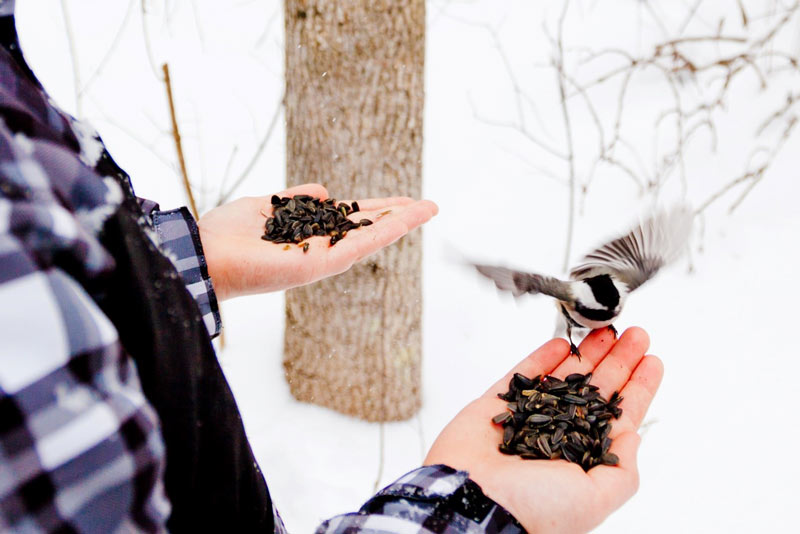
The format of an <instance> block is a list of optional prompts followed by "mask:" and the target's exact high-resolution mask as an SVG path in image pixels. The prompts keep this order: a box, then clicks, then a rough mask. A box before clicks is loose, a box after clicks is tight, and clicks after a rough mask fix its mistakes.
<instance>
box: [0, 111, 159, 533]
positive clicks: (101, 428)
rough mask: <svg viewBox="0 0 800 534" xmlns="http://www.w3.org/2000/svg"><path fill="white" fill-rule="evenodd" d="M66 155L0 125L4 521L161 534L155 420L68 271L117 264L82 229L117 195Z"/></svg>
mask: <svg viewBox="0 0 800 534" xmlns="http://www.w3.org/2000/svg"><path fill="white" fill-rule="evenodd" d="M74 160H75V157H74V154H72V153H70V152H69V151H68V150H64V149H63V148H62V147H59V146H56V145H54V144H52V143H49V142H41V141H38V140H33V139H29V138H26V137H25V136H24V135H21V134H17V135H14V134H12V133H11V132H9V131H8V130H7V129H6V128H5V126H4V125H3V124H2V122H0V302H2V303H3V305H2V306H0V339H2V346H0V532H31V533H44V532H153V533H161V532H165V528H164V524H165V521H166V519H167V517H168V516H169V511H170V506H169V502H168V501H167V498H166V496H165V494H164V487H163V482H162V477H163V470H164V445H163V441H162V439H161V434H160V431H159V428H158V418H157V416H156V414H155V412H154V411H153V409H152V408H151V407H150V406H149V404H148V403H147V401H146V399H145V398H144V395H143V394H142V390H141V387H140V385H139V380H138V375H137V372H136V369H135V366H134V364H133V363H132V361H131V360H130V358H129V357H128V356H127V355H126V354H125V353H124V351H123V350H122V348H121V346H120V344H119V340H118V335H117V331H116V329H115V328H114V326H113V325H112V323H111V322H110V321H109V319H108V318H107V317H106V316H105V315H104V314H103V312H102V311H101V310H100V308H99V307H98V306H97V304H95V303H94V301H93V300H92V299H91V297H90V296H89V295H88V294H87V292H86V291H85V290H84V288H83V286H81V285H80V284H79V283H78V282H76V280H75V278H74V275H76V274H77V275H79V276H81V277H86V278H91V277H93V276H97V275H99V274H102V273H103V272H105V271H106V270H108V269H110V268H112V266H113V262H112V260H111V258H110V257H109V256H108V255H107V253H106V252H105V250H104V249H103V247H102V245H101V244H100V243H99V241H98V240H97V239H96V236H95V235H93V233H92V232H90V231H88V229H89V228H93V227H95V226H96V225H101V224H102V221H103V219H104V217H106V216H107V215H108V214H110V213H112V212H113V211H114V210H115V209H116V203H118V202H119V199H120V198H121V195H120V193H119V191H118V189H115V187H114V184H111V183H104V182H103V181H101V180H98V179H97V177H96V176H94V175H93V174H92V173H91V172H89V171H88V170H87V168H86V167H84V166H81V165H77V164H74ZM54 169H57V170H58V172H59V174H58V176H59V180H58V183H57V186H56V187H55V189H57V192H55V191H54V190H53V189H51V187H50V186H51V183H50V182H49V180H48V178H47V177H48V176H51V175H52V172H53V171H54ZM59 199H69V201H66V202H67V203H68V204H69V205H70V206H71V207H72V208H73V209H74V210H75V211H74V212H71V211H68V210H67V209H66V208H64V207H63V206H62V202H61V201H60V200H59ZM59 258H60V260H61V261H63V262H64V264H65V265H69V266H71V267H70V268H71V269H73V271H71V272H70V273H69V274H68V273H67V272H65V271H64V270H62V269H61V268H59V267H57V266H56V265H57V263H56V259H59ZM59 265H61V264H59Z"/></svg>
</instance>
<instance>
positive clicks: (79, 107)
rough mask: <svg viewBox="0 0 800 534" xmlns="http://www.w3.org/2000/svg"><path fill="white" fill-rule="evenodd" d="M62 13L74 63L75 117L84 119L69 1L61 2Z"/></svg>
mask: <svg viewBox="0 0 800 534" xmlns="http://www.w3.org/2000/svg"><path fill="white" fill-rule="evenodd" d="M61 12H62V13H63V14H64V31H65V32H66V34H67V43H68V44H69V55H70V60H71V61H72V83H73V85H74V87H75V115H77V116H78V118H81V117H83V94H82V93H81V69H80V66H79V64H78V51H77V49H76V46H75V35H74V34H73V32H72V20H71V18H70V15H69V9H67V0H61Z"/></svg>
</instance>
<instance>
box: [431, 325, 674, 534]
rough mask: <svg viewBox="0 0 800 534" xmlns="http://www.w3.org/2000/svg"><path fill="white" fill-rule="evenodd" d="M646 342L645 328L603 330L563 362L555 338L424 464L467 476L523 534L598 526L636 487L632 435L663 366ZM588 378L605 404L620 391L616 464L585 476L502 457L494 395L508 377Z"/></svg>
mask: <svg viewBox="0 0 800 534" xmlns="http://www.w3.org/2000/svg"><path fill="white" fill-rule="evenodd" d="M649 344H650V341H649V338H648V336H647V334H646V333H645V331H644V330H642V329H640V328H631V329H629V330H627V331H626V332H625V333H624V334H622V336H621V337H620V339H619V340H616V341H615V340H614V336H613V334H612V333H611V332H610V331H609V330H607V329H601V330H596V331H594V332H592V333H591V334H589V336H588V337H587V338H586V339H585V340H584V341H583V343H581V346H580V351H581V355H582V357H583V358H582V360H578V358H575V357H572V356H570V353H569V344H568V343H567V342H566V341H565V340H563V339H554V340H552V341H550V342H548V343H546V344H545V345H543V346H542V347H540V348H539V349H538V350H536V352H534V353H533V354H531V355H530V356H528V357H527V358H526V359H525V360H523V361H522V362H521V363H520V364H519V365H517V367H515V368H514V369H513V370H512V371H510V372H509V373H508V374H507V375H506V376H505V377H503V378H502V379H501V380H500V381H499V382H497V383H496V384H495V385H494V386H492V387H491V388H490V389H489V391H487V392H486V393H484V394H483V396H481V397H480V398H478V399H477V400H475V401H473V402H472V403H470V404H469V405H468V406H467V407H466V408H464V410H462V411H461V413H459V414H458V415H457V416H456V417H455V419H453V421H451V422H450V424H449V425H448V426H447V427H445V429H444V430H443V431H442V433H441V434H440V435H439V437H438V438H437V440H436V442H435V443H434V444H433V447H432V448H431V450H430V452H429V453H428V456H427V458H426V459H425V464H427V465H433V464H446V465H449V466H450V467H453V468H455V469H459V470H464V471H468V472H469V475H470V478H471V479H472V480H474V481H475V482H476V483H477V484H478V485H479V486H481V488H482V489H483V491H484V493H486V495H488V496H489V497H491V498H492V499H493V500H494V501H495V502H497V503H499V504H500V505H502V506H503V507H504V508H505V509H506V510H508V511H509V512H511V514H513V515H514V517H516V518H517V520H518V521H519V522H520V523H522V526H523V527H525V529H526V530H527V531H528V532H530V533H532V534H533V533H535V532H547V533H548V534H550V533H582V532H588V531H590V530H591V529H592V528H594V527H596V526H597V525H598V524H600V523H601V522H602V521H603V520H604V519H605V518H606V517H607V516H608V515H609V514H610V513H611V512H613V511H614V510H615V509H617V508H619V507H620V506H621V505H622V504H623V503H624V502H625V501H627V500H628V499H629V498H630V497H631V496H632V495H633V494H634V493H635V492H636V489H637V488H638V484H639V475H638V469H637V466H636V451H637V449H638V447H639V442H640V437H639V435H638V434H637V432H636V431H637V429H638V428H639V425H640V424H641V423H642V418H643V417H644V415H645V412H646V411H647V408H648V406H649V405H650V401H651V400H652V399H653V395H655V392H656V389H658V385H659V384H660V382H661V377H662V375H663V367H662V364H661V361H660V360H659V359H658V358H656V357H655V356H645V352H646V351H647V348H648V347H649ZM589 371H591V372H592V373H594V375H593V378H592V381H591V383H592V384H594V385H596V386H598V387H599V388H600V393H601V395H602V396H603V397H605V398H609V397H610V396H611V394H612V393H613V392H614V391H620V392H621V395H622V396H623V397H624V400H623V401H622V403H621V404H620V407H621V408H622V410H623V413H622V416H621V417H620V419H615V420H612V425H613V427H612V430H611V434H610V437H611V438H612V439H613V440H614V441H613V443H612V445H611V449H610V450H611V452H613V453H615V454H616V455H617V456H619V465H616V466H606V465H601V466H597V467H594V468H592V469H590V470H589V471H588V472H584V470H583V469H582V468H581V467H580V466H578V465H577V464H573V463H569V462H567V461H566V460H523V459H522V458H520V457H519V456H507V455H504V454H501V453H500V452H499V451H498V449H497V446H498V445H499V443H500V441H501V440H502V434H503V432H502V428H501V427H500V426H499V425H495V424H493V423H492V422H491V418H492V417H493V416H495V415H497V414H499V413H501V412H503V410H504V409H505V404H506V403H505V401H503V400H501V399H498V398H497V394H498V393H505V392H506V391H508V383H509V381H510V380H511V377H512V376H513V374H514V373H517V372H518V373H522V374H524V375H526V376H528V377H534V376H536V375H539V374H551V375H554V376H556V377H558V378H561V379H563V378H564V377H566V376H567V375H568V374H570V373H583V374H585V373H588V372H589Z"/></svg>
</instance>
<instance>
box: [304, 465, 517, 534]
mask: <svg viewBox="0 0 800 534" xmlns="http://www.w3.org/2000/svg"><path fill="white" fill-rule="evenodd" d="M367 533H372V534H389V533H394V534H524V533H525V530H524V529H523V528H522V526H521V525H520V524H519V523H518V522H517V520H516V519H514V517H513V516H512V515H511V514H510V513H509V512H508V511H507V510H506V509H505V508H503V507H502V506H500V505H499V504H497V503H496V502H494V501H492V500H491V499H490V498H489V497H487V496H486V495H484V493H483V491H481V488H480V486H478V485H477V484H476V483H475V482H473V481H472V480H470V479H469V474H468V473H466V472H465V471H456V470H455V469H453V468H451V467H448V466H446V465H432V466H425V467H420V468H418V469H415V470H414V471H411V472H410V473H407V474H406V475H404V476H402V477H401V478H399V479H398V480H396V481H395V482H393V483H392V484H390V485H388V486H387V487H385V488H384V489H382V490H381V491H379V492H378V493H377V494H376V495H375V496H374V497H372V498H371V499H370V500H369V501H367V502H366V504H364V506H362V507H361V509H360V510H359V511H358V513H353V514H345V515H340V516H336V517H334V518H332V519H329V520H328V521H326V522H324V523H323V524H322V525H320V527H319V528H318V529H317V531H316V534H367Z"/></svg>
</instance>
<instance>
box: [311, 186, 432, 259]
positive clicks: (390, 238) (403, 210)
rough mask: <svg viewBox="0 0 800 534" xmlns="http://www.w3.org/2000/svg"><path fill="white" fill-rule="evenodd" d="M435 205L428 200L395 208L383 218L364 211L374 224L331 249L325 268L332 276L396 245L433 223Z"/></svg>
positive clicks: (362, 228) (365, 216)
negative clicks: (410, 233) (402, 239)
mask: <svg viewBox="0 0 800 534" xmlns="http://www.w3.org/2000/svg"><path fill="white" fill-rule="evenodd" d="M435 206H436V205H435V204H434V203H433V202H430V201H428V200H418V201H415V202H414V203H412V204H409V205H407V206H401V207H398V208H394V209H392V210H391V213H386V214H384V215H382V216H381V214H380V213H377V212H369V211H368V212H365V213H364V214H363V215H361V217H363V218H369V219H370V220H373V221H374V222H373V224H371V225H369V226H362V227H360V228H355V229H353V230H350V231H349V232H347V237H345V238H344V239H342V240H341V241H340V242H338V243H337V244H336V246H335V247H331V250H330V252H329V254H328V263H327V265H326V266H325V269H326V270H327V271H328V272H329V274H336V273H340V272H343V271H345V270H347V269H349V268H350V266H351V265H353V264H354V263H356V262H358V261H361V260H363V259H364V258H366V257H367V256H370V255H372V254H374V253H376V252H377V251H378V250H380V249H381V248H383V247H386V246H388V245H390V244H392V243H394V242H395V241H397V240H398V239H400V238H401V237H403V236H404V235H406V234H407V233H408V232H409V231H411V230H413V229H414V228H416V227H417V226H419V225H421V224H423V223H425V222H427V221H428V220H430V219H431V217H433V215H434V213H435V211H436V210H435ZM370 217H371V218H370Z"/></svg>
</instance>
